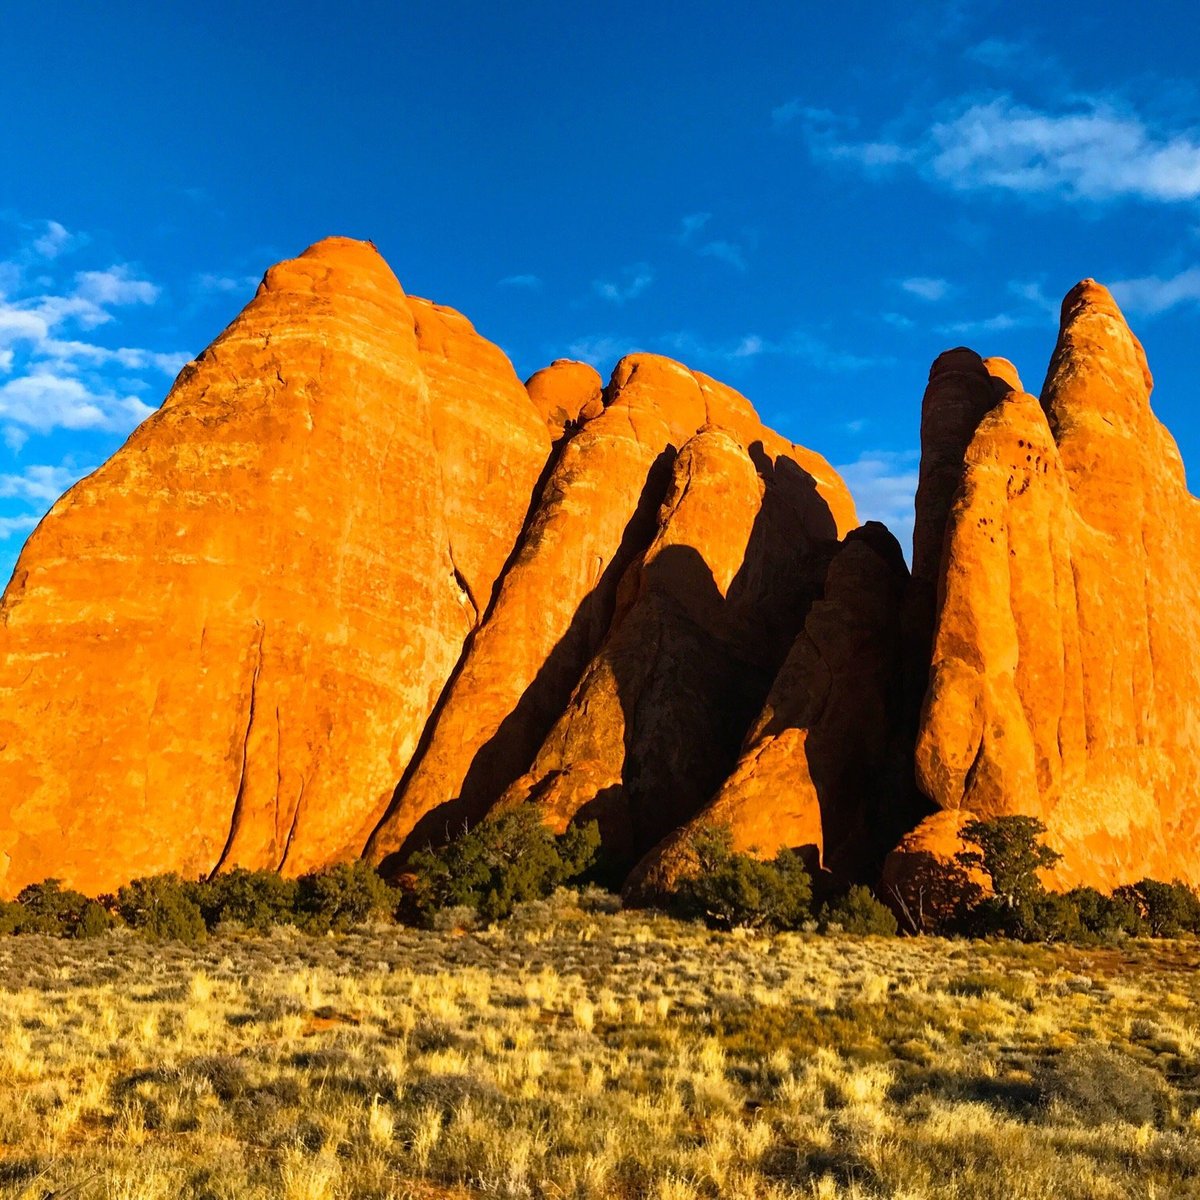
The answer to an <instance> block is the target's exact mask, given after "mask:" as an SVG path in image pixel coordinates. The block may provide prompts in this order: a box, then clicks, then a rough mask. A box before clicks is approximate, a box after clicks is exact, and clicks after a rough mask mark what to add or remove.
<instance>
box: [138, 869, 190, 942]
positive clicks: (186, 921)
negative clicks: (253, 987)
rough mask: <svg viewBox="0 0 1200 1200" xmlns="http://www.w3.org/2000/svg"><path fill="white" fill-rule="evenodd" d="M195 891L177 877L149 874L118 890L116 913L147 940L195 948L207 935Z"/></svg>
mask: <svg viewBox="0 0 1200 1200" xmlns="http://www.w3.org/2000/svg"><path fill="white" fill-rule="evenodd" d="M196 891H197V885H196V884H188V883H184V881H183V880H182V879H180V878H179V876H178V875H174V874H169V875H149V876H146V877H145V878H142V879H135V880H133V881H132V882H131V883H127V884H126V885H125V886H124V887H123V888H121V890H120V891H119V892H118V893H117V897H116V904H117V912H118V913H119V914H120V916H121V919H122V920H123V921H125V923H126V924H127V925H129V926H130V928H132V929H136V930H138V931H139V932H140V933H142V934H144V935H145V936H146V937H150V938H156V939H160V940H164V941H166V940H173V941H179V942H184V943H185V944H186V945H189V946H191V945H195V944H196V943H197V942H202V941H203V940H204V936H205V933H206V932H207V930H206V928H205V925H204V917H203V915H202V914H201V912H200V906H199V905H198V904H197V903H196V900H195V898H194V897H195V894H196Z"/></svg>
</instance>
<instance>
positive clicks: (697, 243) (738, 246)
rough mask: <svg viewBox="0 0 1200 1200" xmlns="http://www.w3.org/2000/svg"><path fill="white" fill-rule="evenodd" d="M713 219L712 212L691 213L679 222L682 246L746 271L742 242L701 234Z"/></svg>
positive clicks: (744, 250) (746, 264)
mask: <svg viewBox="0 0 1200 1200" xmlns="http://www.w3.org/2000/svg"><path fill="white" fill-rule="evenodd" d="M711 221H712V213H707V212H697V213H689V214H688V215H687V216H685V217H684V218H683V219H682V220H681V221H680V223H679V232H678V233H677V234H676V235H675V238H676V241H678V242H679V244H680V245H681V246H687V247H688V248H689V249H691V250H694V251H695V252H696V253H697V254H699V255H701V256H702V257H704V258H715V259H717V260H718V261H719V262H723V263H726V264H728V265H729V266H731V267H733V268H734V269H735V270H738V271H745V270H746V269H747V266H748V263H747V261H746V248H745V246H744V245H743V244H742V243H741V242H735V241H733V240H731V239H729V238H703V237H701V236H700V235H701V234H702V233H703V232H704V230H705V229H706V228H707V227H708V225H709V223H710V222H711Z"/></svg>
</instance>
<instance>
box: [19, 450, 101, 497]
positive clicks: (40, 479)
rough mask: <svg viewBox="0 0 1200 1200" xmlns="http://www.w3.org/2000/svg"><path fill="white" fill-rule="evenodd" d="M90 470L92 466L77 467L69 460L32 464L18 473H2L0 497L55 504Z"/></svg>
mask: <svg viewBox="0 0 1200 1200" xmlns="http://www.w3.org/2000/svg"><path fill="white" fill-rule="evenodd" d="M90 470H91V468H90V467H87V468H83V469H81V468H79V467H76V466H75V465H74V463H73V462H71V461H69V460H68V461H67V462H64V463H60V464H59V465H58V466H57V467H52V466H31V467H26V468H25V470H24V471H22V472H21V473H20V474H18V475H11V474H10V475H3V474H0V497H4V498H8V497H18V498H20V499H22V500H28V501H31V502H36V503H42V504H47V505H49V504H53V503H54V501H55V500H57V499H58V498H59V496H61V495H62V494H63V492H65V491H66V490H67V488H69V487H70V486H71V484H73V483H74V482H75V481H76V480H77V479H81V478H82V477H83V476H84V475H86V474H88V472H89V471H90Z"/></svg>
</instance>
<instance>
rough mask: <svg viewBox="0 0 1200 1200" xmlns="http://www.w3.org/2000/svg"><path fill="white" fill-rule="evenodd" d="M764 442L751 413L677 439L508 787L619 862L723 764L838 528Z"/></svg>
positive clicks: (710, 786) (692, 808) (690, 808)
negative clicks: (654, 495) (646, 518)
mask: <svg viewBox="0 0 1200 1200" xmlns="http://www.w3.org/2000/svg"><path fill="white" fill-rule="evenodd" d="M704 387H705V388H706V389H708V394H706V401H707V402H708V415H709V416H712V415H713V408H714V404H713V402H714V401H716V402H718V403H720V404H721V405H722V406H726V405H728V406H729V408H727V409H726V411H730V410H731V409H732V406H733V404H734V403H735V401H734V399H733V397H734V395H735V394H726V393H727V390H724V389H722V390H721V391H717V390H716V389H717V388H719V385H715V384H713V383H712V381H704ZM739 399H740V398H739ZM742 403H744V402H742ZM718 411H719V410H718ZM750 435H754V436H750ZM742 438H744V439H746V440H747V441H749V445H745V444H744V443H743V441H742V440H741V439H742ZM764 442H767V443H770V442H771V437H770V435H767V436H766V437H764V431H762V429H761V426H759V427H757V430H749V429H745V428H743V430H742V432H741V438H739V437H738V436H735V434H734V433H732V432H730V431H729V430H728V429H726V428H722V427H720V426H716V425H713V426H708V427H706V428H704V429H702V430H701V431H700V432H699V433H697V434H696V435H695V436H694V437H692V438H691V439H690V440H689V441H688V442H687V443H686V444H685V445H684V447H683V449H682V451H681V452H680V455H679V457H678V459H677V460H676V462H675V466H674V478H673V480H672V483H671V487H670V490H669V491H668V494H667V497H666V499H665V501H664V503H663V506H662V510H661V512H660V514H659V517H658V532H657V534H656V535H655V538H654V541H653V542H652V544H651V545H650V547H649V548H648V549H647V551H646V553H645V555H644V556H643V558H642V559H641V561H639V562H638V563H636V564H634V565H633V566H631V567H630V569H629V571H628V572H627V576H626V578H625V580H623V581H622V585H621V594H620V597H619V598H618V605H617V618H616V620H615V621H614V624H613V628H612V631H611V632H610V634H609V636H608V638H607V639H606V641H605V643H604V644H603V646H602V647H601V648H600V650H599V653H598V654H597V655H596V657H595V659H594V660H593V661H592V663H591V665H590V666H589V667H588V669H587V672H586V673H585V674H584V676H583V678H582V680H581V681H580V683H579V686H578V687H577V688H576V691H575V694H574V696H573V697H572V698H571V700H570V703H569V704H568V706H567V707H566V710H565V712H564V713H563V715H562V716H561V717H560V719H559V720H558V722H557V723H556V724H555V726H554V728H553V729H552V730H551V731H550V733H549V735H548V736H547V737H546V739H545V741H544V742H543V744H542V747H541V749H540V750H539V752H538V754H537V757H536V758H535V760H534V762H533V765H532V767H531V769H530V770H529V772H528V773H527V774H526V775H525V776H523V777H522V778H521V779H520V780H518V781H517V783H516V784H514V785H513V787H512V788H511V789H509V792H508V794H507V795H506V797H505V801H504V803H505V804H506V805H511V804H516V803H520V802H523V801H527V800H531V801H533V802H535V803H537V804H539V805H540V806H541V807H542V808H543V809H544V810H545V812H546V814H547V819H548V820H549V821H550V823H551V824H552V825H553V826H554V827H556V828H562V827H564V826H565V825H566V824H567V823H569V822H570V821H572V820H586V819H592V818H595V819H597V820H598V821H599V822H600V825H601V835H602V839H603V841H604V844H605V848H606V851H607V853H608V855H609V858H610V861H611V862H612V863H613V864H614V865H615V866H617V867H619V866H620V865H621V864H624V865H625V866H629V865H632V863H633V862H634V861H636V859H637V858H638V857H640V856H641V855H642V854H644V853H645V852H646V851H647V850H648V849H649V848H650V847H651V846H653V845H654V844H655V843H656V842H658V841H659V840H660V839H661V838H662V837H663V836H664V835H665V834H666V833H667V832H669V831H670V830H671V829H673V828H674V827H675V826H677V825H678V824H679V823H681V822H682V821H685V820H687V819H689V818H690V817H691V816H693V815H694V814H695V812H696V811H697V810H698V809H699V808H700V807H701V806H702V805H703V803H704V802H705V801H706V800H707V799H708V798H709V797H710V796H711V795H712V793H713V791H714V790H715V788H716V787H717V786H718V785H719V784H720V782H721V780H722V779H723V778H724V777H725V775H727V773H728V772H729V770H730V769H731V768H732V766H733V763H734V761H735V759H736V755H737V750H738V746H739V743H740V742H741V739H742V737H743V735H744V731H745V729H746V727H747V725H748V724H749V722H750V720H751V719H752V718H753V716H754V714H755V712H756V711H757V710H758V709H759V708H760V707H761V704H762V700H763V697H764V696H765V694H766V691H767V688H768V687H769V685H770V681H771V678H772V677H773V675H774V673H775V671H776V670H777V669H778V665H779V662H780V661H781V660H782V657H783V654H784V653H785V651H786V649H787V646H788V645H789V644H790V641H791V638H792V637H793V636H794V633H795V629H796V628H797V627H798V625H799V623H800V622H801V621H802V620H803V616H804V613H805V611H807V606H808V602H809V601H810V600H811V597H812V595H813V592H814V590H815V587H816V584H817V582H818V580H817V579H816V578H815V577H816V576H818V575H819V567H818V565H817V562H816V559H817V558H818V556H819V554H820V552H821V550H822V548H827V547H829V546H831V545H832V540H831V538H832V536H836V528H837V523H836V520H835V518H834V517H833V516H832V514H831V513H830V509H829V507H828V506H827V505H825V504H824V503H819V516H817V514H816V512H815V510H814V497H817V498H818V500H819V492H818V490H817V484H816V482H815V480H814V478H813V476H811V475H810V474H809V473H808V472H807V471H805V470H804V469H803V468H801V467H800V466H799V465H798V464H797V463H796V462H795V460H794V459H793V458H791V457H790V456H789V455H786V454H783V453H780V454H779V455H778V456H777V457H772V456H771V454H770V453H769V451H768V450H767V449H766V447H765V445H764ZM788 449H792V448H791V447H790V446H789V447H788ZM834 478H836V477H834ZM841 499H842V506H843V512H845V511H849V512H852V511H853V510H852V505H849V502H848V501H847V500H846V499H845V498H844V492H843V496H842V498H841ZM809 521H812V523H813V524H815V525H816V528H815V529H813V528H812V527H811V526H810V525H809V524H807V523H806V522H809ZM826 553H827V551H826Z"/></svg>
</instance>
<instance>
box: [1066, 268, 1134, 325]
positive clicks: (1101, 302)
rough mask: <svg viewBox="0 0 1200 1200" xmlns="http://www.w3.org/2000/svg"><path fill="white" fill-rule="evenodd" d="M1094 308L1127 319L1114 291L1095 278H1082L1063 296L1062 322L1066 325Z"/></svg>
mask: <svg viewBox="0 0 1200 1200" xmlns="http://www.w3.org/2000/svg"><path fill="white" fill-rule="evenodd" d="M1092 309H1099V310H1100V311H1102V312H1106V313H1108V314H1109V315H1110V316H1113V317H1118V318H1119V319H1120V320H1122V321H1124V320H1125V314H1124V313H1123V312H1121V309H1120V308H1119V306H1118V305H1117V302H1116V301H1115V300H1114V299H1113V295H1112V292H1110V291H1109V290H1108V288H1106V287H1105V286H1104V284H1102V283H1097V282H1096V281H1095V280H1094V279H1081V280H1080V281H1079V282H1078V283H1077V284H1076V285H1075V286H1074V287H1073V288H1072V289H1071V290H1070V291H1069V292H1068V293H1067V294H1066V296H1064V297H1063V302H1062V323H1063V324H1064V325H1066V324H1067V322H1068V321H1071V320H1073V319H1074V318H1075V317H1077V316H1079V315H1081V314H1082V313H1084V312H1086V311H1088V310H1092Z"/></svg>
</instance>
